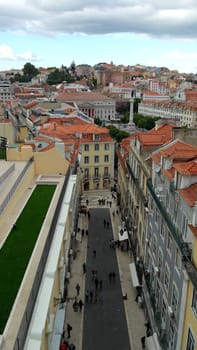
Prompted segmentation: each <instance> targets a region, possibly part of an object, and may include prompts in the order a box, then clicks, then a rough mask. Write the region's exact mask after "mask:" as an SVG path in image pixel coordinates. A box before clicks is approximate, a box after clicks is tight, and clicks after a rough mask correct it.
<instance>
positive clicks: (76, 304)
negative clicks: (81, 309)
mask: <svg viewBox="0 0 197 350" xmlns="http://www.w3.org/2000/svg"><path fill="white" fill-rule="evenodd" d="M78 306H79V304H78V302H77V298H75V301H74V303H73V310H74V312H77V311H78Z"/></svg>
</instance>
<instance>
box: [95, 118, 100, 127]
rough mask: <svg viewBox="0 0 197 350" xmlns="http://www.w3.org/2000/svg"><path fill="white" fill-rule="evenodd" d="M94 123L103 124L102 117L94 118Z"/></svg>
mask: <svg viewBox="0 0 197 350" xmlns="http://www.w3.org/2000/svg"><path fill="white" fill-rule="evenodd" d="M94 123H95V124H96V125H99V126H101V125H102V121H101V120H100V118H94Z"/></svg>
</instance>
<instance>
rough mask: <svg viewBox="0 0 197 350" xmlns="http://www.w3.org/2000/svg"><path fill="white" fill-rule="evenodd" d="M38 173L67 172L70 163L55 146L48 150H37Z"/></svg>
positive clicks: (36, 171)
mask: <svg viewBox="0 0 197 350" xmlns="http://www.w3.org/2000/svg"><path fill="white" fill-rule="evenodd" d="M33 155H34V160H35V173H36V174H66V173H67V170H68V166H69V163H68V161H67V160H66V159H65V158H64V157H63V156H62V155H61V153H60V152H59V151H58V150H57V149H56V148H53V149H51V150H49V151H46V152H35V153H34V154H33Z"/></svg>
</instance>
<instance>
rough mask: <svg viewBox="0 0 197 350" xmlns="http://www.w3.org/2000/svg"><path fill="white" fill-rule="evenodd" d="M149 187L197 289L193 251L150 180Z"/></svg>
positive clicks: (196, 273) (148, 181) (196, 271)
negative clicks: (192, 258)
mask: <svg viewBox="0 0 197 350" xmlns="http://www.w3.org/2000/svg"><path fill="white" fill-rule="evenodd" d="M147 187H148V189H149V191H150V193H151V195H152V198H153V199H154V201H155V203H156V205H157V207H158V209H159V211H160V214H161V215H162V217H163V219H164V220H165V222H166V224H167V226H168V228H169V231H170V232H171V234H172V236H173V238H174V240H175V242H176V244H177V246H178V247H179V250H180V253H181V255H182V262H183V265H184V267H185V269H186V271H187V273H188V276H189V278H190V280H191V282H192V284H193V285H194V286H195V288H197V270H196V268H195V266H194V265H193V264H192V261H191V250H190V247H189V246H188V244H187V243H185V242H184V240H183V238H182V234H181V232H180V230H179V229H178V228H177V227H176V226H175V224H174V223H173V222H172V220H171V218H170V215H169V214H168V213H167V211H166V208H165V207H164V205H163V204H162V202H161V201H160V199H159V198H158V196H157V195H156V192H155V191H154V187H153V185H152V182H151V180H150V179H148V180H147Z"/></svg>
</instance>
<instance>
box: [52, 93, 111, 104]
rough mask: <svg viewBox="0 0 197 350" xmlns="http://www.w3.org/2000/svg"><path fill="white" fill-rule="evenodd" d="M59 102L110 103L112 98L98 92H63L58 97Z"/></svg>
mask: <svg viewBox="0 0 197 350" xmlns="http://www.w3.org/2000/svg"><path fill="white" fill-rule="evenodd" d="M56 99H57V100H58V101H83V102H85V101H109V100H111V98H109V97H107V96H105V95H102V94H100V93H98V92H86V91H84V92H75V91H71V90H70V91H69V92H61V93H59V94H57V95H56Z"/></svg>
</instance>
